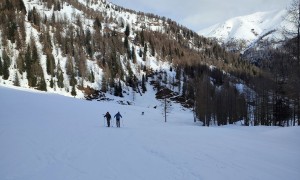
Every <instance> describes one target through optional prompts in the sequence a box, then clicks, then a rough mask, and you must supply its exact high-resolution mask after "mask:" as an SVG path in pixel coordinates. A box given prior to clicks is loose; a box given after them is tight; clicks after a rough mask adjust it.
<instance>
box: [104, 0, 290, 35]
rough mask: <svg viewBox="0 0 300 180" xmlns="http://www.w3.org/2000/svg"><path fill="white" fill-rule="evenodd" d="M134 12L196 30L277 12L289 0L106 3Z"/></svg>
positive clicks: (114, 0)
mask: <svg viewBox="0 0 300 180" xmlns="http://www.w3.org/2000/svg"><path fill="white" fill-rule="evenodd" d="M108 1H110V2H112V3H114V4H116V5H120V6H123V7H125V8H128V9H133V10H136V11H143V12H149V13H153V14H157V15H159V16H165V17H167V18H171V19H173V20H175V21H177V22H178V23H180V24H182V25H184V26H186V27H188V28H190V29H192V30H194V31H196V32H197V31H199V30H201V29H203V28H206V27H209V26H211V25H214V24H216V23H219V22H223V21H224V20H227V19H229V18H231V17H236V16H241V15H247V14H252V13H254V12H258V11H271V10H281V9H285V8H286V7H287V6H288V2H290V1H291V0H108Z"/></svg>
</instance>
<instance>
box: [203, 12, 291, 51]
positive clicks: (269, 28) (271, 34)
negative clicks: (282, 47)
mask: <svg viewBox="0 0 300 180" xmlns="http://www.w3.org/2000/svg"><path fill="white" fill-rule="evenodd" d="M286 16H287V11H286V10H276V11H268V12H256V13H254V14H250V15H246V16H239V17H234V18H231V19H229V20H227V21H225V22H223V23H218V24H216V25H213V26H211V27H208V28H206V29H203V30H200V31H199V32H198V33H199V34H201V35H203V36H206V37H213V38H217V39H218V40H220V41H222V42H228V41H230V40H233V39H235V40H244V41H245V42H246V44H247V45H250V44H251V43H253V42H255V41H257V40H258V39H261V38H265V39H268V40H278V39H281V38H282V37H283V36H282V28H283V27H286V28H288V27H289V26H290V24H289V23H288V22H287V21H286V20H285V17H286Z"/></svg>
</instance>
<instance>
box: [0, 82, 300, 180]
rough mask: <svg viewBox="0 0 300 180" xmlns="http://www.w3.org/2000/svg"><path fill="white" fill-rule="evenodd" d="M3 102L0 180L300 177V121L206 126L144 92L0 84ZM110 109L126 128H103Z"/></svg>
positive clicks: (274, 179) (0, 111)
mask: <svg viewBox="0 0 300 180" xmlns="http://www.w3.org/2000/svg"><path fill="white" fill-rule="evenodd" d="M150 94H151V93H148V96H150ZM152 95H154V94H153V93H152ZM150 99H152V100H150ZM0 102H1V103H0V144H1V148H0V159H1V160H0V179H1V180H54V179H55V180H95V179H98V180H102V179H103V180H118V179H120V180H127V179H128V180H141V179H142V180H148V179H149V180H153V179H163V180H176V179H178V180H183V179H187V180H219V179H223V180H226V179H228V180H235V179H236V180H240V179H243V180H254V179H255V180H260V179H261V180H282V179H288V180H298V179H300V171H299V167H300V156H299V152H300V141H299V137H300V128H299V127H288V128H282V127H241V126H223V127H202V126H200V125H199V124H197V123H194V122H193V116H192V113H191V112H190V111H189V110H186V109H182V108H180V107H179V106H177V105H173V109H172V110H171V113H170V114H169V116H168V119H167V121H168V122H167V123H165V122H164V118H163V116H162V113H161V112H162V111H161V109H162V108H161V106H160V103H159V101H156V100H155V99H154V97H145V96H143V97H138V96H137V98H136V101H135V103H134V105H119V104H117V103H116V101H110V102H98V101H85V100H80V99H75V98H70V97H64V96H60V95H55V94H47V93H41V92H32V91H29V90H21V91H20V90H16V89H11V88H7V87H2V86H0ZM154 106H157V108H156V109H155V108H153V107H154ZM107 111H109V112H110V113H111V114H112V115H114V114H115V113H117V112H118V111H120V113H121V114H122V116H123V119H122V123H121V128H116V127H115V122H114V121H113V125H114V127H110V128H108V127H105V124H104V118H103V114H104V113H106V112H107ZM142 112H144V115H142Z"/></svg>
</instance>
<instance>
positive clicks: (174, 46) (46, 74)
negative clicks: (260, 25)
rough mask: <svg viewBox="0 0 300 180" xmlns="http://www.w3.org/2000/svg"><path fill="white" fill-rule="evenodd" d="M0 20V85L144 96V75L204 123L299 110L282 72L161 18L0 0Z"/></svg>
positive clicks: (282, 116) (268, 121) (63, 0)
mask: <svg viewBox="0 0 300 180" xmlns="http://www.w3.org/2000/svg"><path fill="white" fill-rule="evenodd" d="M0 21H1V24H0V35H1V36H0V38H1V42H0V83H1V84H5V85H15V86H22V87H27V88H35V89H38V90H42V91H48V92H56V93H59V94H64V95H68V96H75V97H78V98H82V97H85V98H87V99H99V98H100V96H101V97H103V96H105V93H110V94H113V95H115V96H120V97H124V96H131V95H132V96H134V94H138V95H143V93H147V89H146V86H145V83H151V84H152V85H153V87H154V88H155V89H156V90H157V91H158V92H161V91H163V92H167V93H160V96H158V97H157V98H169V99H172V100H173V101H177V102H180V103H182V104H183V105H184V106H187V107H190V108H193V109H194V112H195V117H196V119H198V120H200V121H202V122H203V124H204V125H207V126H209V125H212V124H218V125H222V124H228V123H229V124H232V123H234V122H236V121H240V120H242V121H243V122H244V124H245V125H250V124H251V123H252V124H253V125H260V124H263V125H282V126H285V125H290V124H289V123H290V122H293V125H295V124H296V120H297V119H298V118H299V116H300V115H299V114H300V110H299V109H300V108H299V93H298V94H297V93H293V94H292V95H291V93H288V92H295V88H296V87H297V86H295V87H291V90H289V88H290V87H285V85H287V86H288V85H290V84H291V83H290V82H288V81H285V80H287V79H285V76H284V77H283V76H278V77H277V76H273V74H272V75H270V73H269V72H268V71H265V70H262V69H260V68H258V67H256V66H255V65H252V64H251V63H249V61H245V60H244V59H242V58H241V56H240V54H239V53H233V52H228V51H226V48H225V47H222V46H220V45H219V44H218V43H217V42H215V41H213V40H210V39H207V38H204V37H202V36H199V35H198V34H197V33H195V32H193V31H191V30H189V29H188V28H186V27H183V26H181V25H179V24H178V23H176V22H175V21H173V20H171V19H168V18H166V17H160V16H157V15H154V14H146V13H142V12H135V11H132V10H128V9H125V8H122V7H120V6H117V5H114V4H112V3H109V2H107V1H106V0H4V1H3V2H2V3H0ZM290 42H291V43H292V42H293V41H290ZM284 52H286V53H285V54H288V51H287V50H286V51H284ZM276 57H279V59H280V57H281V56H276ZM293 57H294V56H291V58H293ZM278 72H287V71H286V69H278ZM149 78H150V79H149ZM291 79H292V78H288V80H291ZM293 80H295V79H293ZM265 87H267V88H265ZM166 89H168V90H169V91H166ZM280 90H281V91H280ZM133 99H134V98H133ZM267 107H270V108H267Z"/></svg>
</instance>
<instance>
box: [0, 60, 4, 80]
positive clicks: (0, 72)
mask: <svg viewBox="0 0 300 180" xmlns="http://www.w3.org/2000/svg"><path fill="white" fill-rule="evenodd" d="M2 75H3V64H2V60H1V57H0V76H2Z"/></svg>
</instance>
